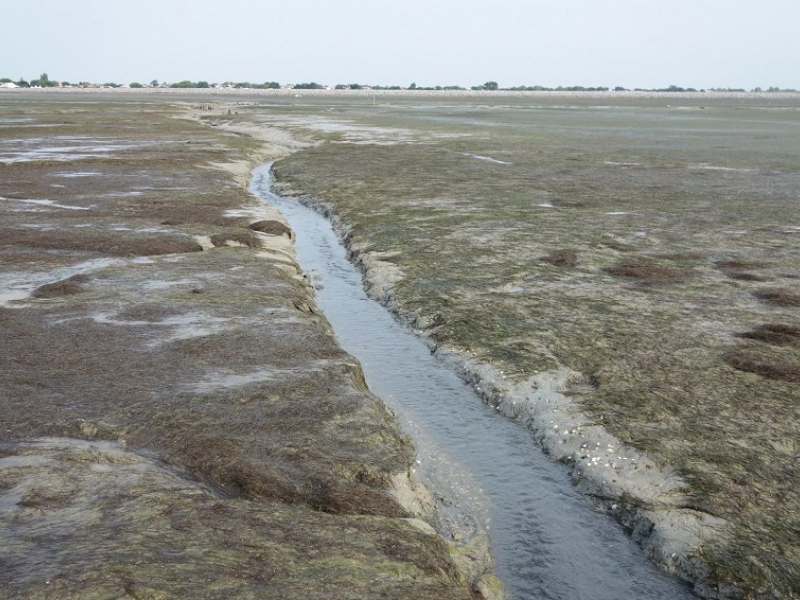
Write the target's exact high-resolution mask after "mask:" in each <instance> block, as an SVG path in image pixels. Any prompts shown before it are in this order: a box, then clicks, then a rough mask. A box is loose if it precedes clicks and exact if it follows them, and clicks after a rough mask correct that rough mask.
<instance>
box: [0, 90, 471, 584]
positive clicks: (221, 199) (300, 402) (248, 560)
mask: <svg viewBox="0 0 800 600" xmlns="http://www.w3.org/2000/svg"><path fill="white" fill-rule="evenodd" d="M171 101H172V99H170V100H169V101H165V100H164V99H154V98H147V97H138V96H137V97H125V98H122V97H114V96H105V95H104V96H96V95H79V96H68V95H49V94H42V95H36V94H22V95H19V96H17V95H15V96H8V97H3V98H0V139H3V140H4V144H3V147H2V150H0V213H2V219H0V223H2V225H0V257H1V259H0V263H1V264H2V265H3V267H2V269H0V339H2V340H3V342H2V344H3V346H2V349H3V351H2V355H1V356H0V364H1V365H2V366H1V367H0V371H2V373H3V377H2V378H1V379H0V397H1V398H2V401H0V421H2V423H3V427H2V428H0V521H2V527H0V530H2V533H0V538H2V539H0V564H1V565H2V569H0V597H2V598H12V597H13V598H18V597H29V598H37V597H53V596H59V597H66V596H70V597H86V598H92V597H98V598H99V597H109V596H118V595H119V596H123V595H132V596H136V597H165V598H166V597H173V598H177V597H181V598H185V597H200V596H202V597H230V596H231V595H233V596H236V597H243V598H247V597H259V598H265V597H268V598H328V597H331V595H334V596H341V597H346V596H349V595H355V596H357V597H364V598H370V597H375V598H377V597H381V598H384V597H388V598H407V597H411V596H422V597H443V598H471V597H476V596H479V592H478V591H477V588H476V587H475V586H478V585H481V584H480V582H478V581H477V580H472V581H467V580H466V579H465V577H464V576H463V572H462V571H459V570H457V568H456V566H455V562H454V560H453V559H452V558H451V554H450V550H449V549H448V548H447V547H446V545H445V544H444V543H443V541H442V540H441V539H440V538H439V537H438V536H436V535H434V534H433V533H432V529H431V528H430V527H426V526H423V525H422V524H420V523H419V522H416V521H415V520H414V519H412V518H411V517H415V516H418V515H417V514H416V512H415V511H414V509H413V508H412V507H411V505H410V504H409V503H407V502H400V501H399V500H398V498H399V497H400V495H401V492H402V493H403V494H405V495H406V496H409V495H412V496H413V494H412V493H411V492H413V490H411V491H409V490H401V489H396V486H397V485H404V484H406V483H405V478H406V474H407V473H408V471H409V466H410V465H411V463H412V461H413V447H412V445H411V443H410V441H409V440H408V439H407V437H406V436H405V435H404V434H402V432H401V431H400V430H399V427H398V425H397V423H396V420H395V419H394V417H393V415H392V414H391V413H390V412H389V411H388V410H387V409H386V407H385V406H384V405H383V404H382V403H381V402H379V401H378V400H377V399H376V398H375V397H373V396H372V395H371V394H369V392H368V391H367V390H366V388H365V386H364V383H363V377H362V375H361V370H360V366H359V365H358V363H357V362H356V361H355V360H354V359H353V358H352V357H350V356H349V355H347V354H346V353H344V352H343V351H342V350H341V349H340V348H339V347H338V345H337V344H336V342H335V340H334V338H333V336H332V335H331V333H330V330H329V326H328V325H327V323H326V322H325V320H324V318H322V317H321V316H320V315H318V314H317V311H316V310H315V308H314V304H313V291H312V290H311V288H310V286H309V285H308V283H307V282H306V280H305V279H304V278H303V277H301V275H300V274H299V272H298V269H297V266H296V265H295V263H294V260H293V256H294V254H293V249H292V245H291V241H290V239H289V237H287V231H286V230H285V229H281V228H280V227H278V226H275V225H264V223H272V222H278V223H281V222H282V221H281V218H280V216H279V215H277V214H275V213H274V211H269V210H268V209H266V208H264V207H263V206H261V205H260V204H259V203H258V201H257V200H256V199H255V198H253V197H252V196H250V195H249V194H248V193H247V191H246V189H245V187H244V186H243V185H242V184H243V183H244V180H243V179H242V175H243V173H242V171H244V174H245V175H246V173H247V168H248V166H249V165H253V164H255V163H258V162H260V161H262V160H264V159H265V158H267V157H274V156H277V155H280V153H281V152H283V151H284V149H283V148H282V147H281V146H280V144H273V145H270V144H268V143H265V142H264V141H263V140H255V139H253V138H251V137H243V136H236V135H233V134H230V133H227V132H224V131H221V130H220V131H216V130H214V129H211V128H208V127H205V126H200V125H198V124H197V123H196V122H193V121H191V120H189V119H186V118H176V117H185V116H186V112H185V111H186V110H187V109H190V108H193V107H190V106H187V105H183V104H180V105H175V104H172V103H171ZM196 108H198V109H199V108H200V107H196ZM21 117H24V118H25V119H26V121H24V122H20V118H21ZM34 126H35V127H34ZM6 142H7V143H6ZM54 142H57V143H54ZM254 223H256V224H257V223H261V225H259V226H258V227H256V228H251V227H250V225H251V224H254ZM284 225H285V224H284Z"/></svg>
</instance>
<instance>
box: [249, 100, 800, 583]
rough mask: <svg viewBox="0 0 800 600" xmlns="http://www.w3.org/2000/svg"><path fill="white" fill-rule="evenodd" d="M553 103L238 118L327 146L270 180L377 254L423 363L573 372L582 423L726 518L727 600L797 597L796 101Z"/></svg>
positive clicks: (710, 551) (716, 565) (711, 550)
mask: <svg viewBox="0 0 800 600" xmlns="http://www.w3.org/2000/svg"><path fill="white" fill-rule="evenodd" d="M326 102H327V103H328V104H330V102H331V100H327V101H326ZM558 102H559V101H557V100H552V101H548V100H546V99H542V98H538V99H536V100H535V101H530V100H521V99H520V100H515V99H513V98H511V97H504V98H503V99H502V100H498V101H497V102H496V103H494V104H492V105H491V106H487V105H484V104H483V103H482V105H480V106H478V105H476V104H474V101H471V100H469V99H463V100H458V99H453V100H451V101H449V103H448V106H447V107H444V108H443V107H440V106H434V105H433V104H430V105H426V104H424V103H423V102H421V101H420V103H419V104H417V105H415V108H414V111H409V110H405V108H404V104H403V103H402V102H401V101H398V102H397V103H387V104H386V105H384V106H383V107H381V109H380V110H379V111H378V110H373V111H371V110H369V109H367V108H362V107H359V106H356V105H355V103H353V104H351V105H347V104H345V103H344V102H343V103H342V104H341V105H339V106H338V110H339V114H338V115H330V113H329V114H328V115H327V117H326V118H327V119H328V120H337V122H340V123H346V124H347V125H348V126H349V127H351V128H352V129H350V130H348V128H347V127H342V128H340V129H339V130H338V131H336V132H335V133H330V132H326V131H315V130H314V121H313V118H318V117H317V115H319V114H321V112H320V111H319V109H318V108H315V107H314V106H313V105H310V104H309V103H308V101H306V104H305V105H304V106H299V105H298V106H297V107H281V108H277V107H276V108H271V109H269V112H268V113H267V112H266V111H264V110H263V109H262V108H261V107H259V106H257V105H254V106H252V107H251V108H250V110H249V111H243V113H242V114H241V116H240V117H239V118H240V119H242V120H246V119H251V120H254V121H258V120H259V119H261V118H262V116H263V115H266V114H269V115H270V121H269V122H270V123H271V124H274V123H275V120H276V116H277V117H280V116H286V117H291V123H292V125H291V127H294V129H295V131H297V132H298V134H305V135H309V136H311V137H313V138H315V139H318V140H324V141H327V143H323V144H320V145H316V146H314V147H313V148H310V149H308V150H305V151H303V152H299V153H296V154H294V155H292V156H290V157H289V158H287V159H285V160H282V161H280V162H279V163H277V164H276V167H275V171H276V175H277V178H278V180H279V181H280V182H281V184H282V185H284V186H285V187H287V188H289V189H293V190H294V192H295V193H301V192H302V193H306V194H310V195H313V196H315V197H317V198H319V199H321V200H322V201H324V202H325V203H327V204H329V205H331V206H332V207H333V210H334V211H335V212H336V214H337V215H338V216H339V217H340V218H341V219H342V221H343V222H344V223H345V224H346V226H347V229H346V231H347V241H348V243H349V244H350V245H351V247H352V248H354V249H358V250H359V251H361V252H381V253H387V254H388V253H391V256H392V257H393V258H392V262H393V263H394V264H395V265H397V267H399V268H400V269H401V270H402V273H403V275H404V277H403V279H402V280H401V281H400V282H398V283H397V284H396V285H395V286H394V289H393V295H394V301H393V303H392V306H393V307H394V308H395V309H396V310H397V311H398V312H399V313H400V314H402V315H403V316H404V317H405V318H407V319H408V320H409V321H410V322H412V323H418V324H423V325H424V324H428V327H429V328H427V329H424V330H423V331H422V333H424V334H426V335H428V336H429V337H430V338H431V340H432V342H433V343H434V344H435V345H437V346H438V347H443V348H446V349H450V350H453V351H455V352H457V353H460V354H461V355H463V356H469V357H471V358H473V359H474V360H477V361H479V362H486V363H490V364H492V365H493V366H495V367H496V368H497V369H498V370H500V371H502V372H503V373H504V374H505V375H506V377H507V378H508V379H509V380H510V381H513V382H518V381H525V380H527V379H528V378H530V377H532V376H534V375H536V374H538V373H541V372H543V371H552V370H554V369H558V368H563V367H567V368H569V369H571V370H572V371H574V372H577V373H580V374H581V378H580V380H579V381H575V382H574V384H573V387H572V388H571V390H570V392H571V394H572V396H573V398H574V399H576V400H577V401H578V402H579V403H580V405H581V407H582V409H583V410H584V411H585V412H586V413H588V414H589V415H591V418H592V419H593V421H594V422H596V423H600V424H603V425H604V426H605V427H606V428H607V429H608V430H609V431H610V432H611V433H613V434H614V435H615V436H617V437H618V438H620V439H621V440H622V441H623V442H624V443H625V444H627V445H630V446H633V447H635V448H638V449H640V450H642V451H645V452H646V453H647V454H648V455H650V456H651V457H654V458H655V459H657V460H658V461H659V462H661V463H662V464H664V465H669V466H671V467H672V468H674V469H675V470H676V471H677V472H678V473H679V474H680V475H681V476H682V477H683V478H684V479H685V480H686V481H687V482H688V485H689V489H688V493H687V500H686V502H687V505H690V506H693V507H695V508H696V510H698V511H701V512H704V513H708V514H710V515H713V516H715V517H718V518H721V519H724V520H726V521H727V523H728V530H727V536H726V537H725V538H720V539H717V540H710V541H709V542H708V543H707V544H706V545H705V546H704V547H703V549H702V556H703V558H704V560H705V561H706V564H707V565H708V566H709V569H710V572H711V573H712V576H713V578H714V580H715V581H716V582H717V583H718V584H719V586H720V590H723V591H721V592H720V593H723V594H730V595H732V596H734V597H737V596H738V597H741V598H772V597H776V596H782V597H795V596H798V595H800V574H798V571H797V568H796V565H797V564H800V535H799V534H798V532H800V528H798V524H797V519H796V518H795V515H797V514H800V500H799V499H798V496H797V490H798V489H800V470H799V469H798V466H797V465H798V461H797V460H796V459H797V456H798V446H797V444H796V442H795V440H797V439H798V438H800V412H798V411H800V408H798V407H800V379H798V372H799V371H798V369H800V350H798V344H797V323H798V322H799V321H800V314H798V312H797V310H798V306H800V288H798V287H797V281H798V278H800V250H798V249H799V248H800V245H798V244H797V239H796V238H797V235H798V233H797V227H798V219H799V218H800V215H799V214H798V207H797V202H796V199H797V194H798V193H799V190H798V187H797V182H798V180H800V179H798V177H800V173H799V172H798V165H800V155H798V148H800V145H798V140H797V134H796V129H795V128H794V127H793V126H792V124H793V121H792V120H793V119H794V116H793V115H794V114H795V112H796V111H797V106H796V104H795V103H793V102H792V101H791V100H786V101H785V102H784V103H781V102H778V103H777V104H766V103H765V102H762V101H760V100H749V101H738V100H737V101H734V100H718V101H715V102H714V103H708V102H706V101H705V100H703V101H700V100H692V99H686V100H681V101H680V102H677V101H676V102H671V103H670V105H669V106H667V105H665V104H664V103H663V101H661V100H648V99H638V100H636V99H627V100H624V99H622V98H620V99H619V100H615V101H614V106H613V107H611V106H609V105H608V104H606V101H605V100H603V99H594V100H593V99H591V98H584V99H581V98H571V99H570V105H569V106H562V105H561V104H558ZM701 102H702V104H701ZM562 104H563V101H562ZM304 117H309V120H308V121H307V123H306V124H305V125H304V124H303V118H304ZM676 119H678V120H679V121H680V131H679V132H678V131H675V130H674V129H673V126H674V123H675V120H676ZM288 120H289V119H287V121H288ZM356 126H357V127H361V128H367V131H369V127H374V128H375V129H374V130H373V131H374V134H373V137H372V139H371V140H370V139H369V138H368V137H367V134H365V133H364V131H363V130H358V131H357V130H356V129H355V128H356ZM755 207H757V209H756V208H755ZM765 282H769V283H768V284H767V283H765ZM431 323H435V326H434V327H430V324H431ZM423 325H421V326H423ZM715 593H716V592H715Z"/></svg>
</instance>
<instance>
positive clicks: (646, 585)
mask: <svg viewBox="0 0 800 600" xmlns="http://www.w3.org/2000/svg"><path fill="white" fill-rule="evenodd" d="M270 187H271V174H270V165H263V166H261V167H258V168H257V169H255V170H254V171H253V180H252V184H251V190H252V191H253V193H255V194H256V195H257V196H259V197H260V198H261V199H262V200H264V201H265V202H267V203H268V204H271V205H273V206H275V207H276V208H278V209H279V210H280V212H281V213H282V214H283V215H284V216H285V217H286V219H288V221H289V224H290V225H291V227H292V229H293V230H294V231H295V233H296V235H297V241H296V244H295V246H296V250H297V257H298V262H299V263H300V266H301V267H302V268H303V270H304V271H305V272H306V273H307V274H308V275H309V276H310V277H311V281H312V283H313V285H314V287H315V288H316V289H317V296H316V302H317V305H318V306H319V307H320V308H321V309H322V310H323V311H324V313H325V316H326V317H327V319H328V321H329V322H330V323H331V325H332V326H333V329H334V331H335V333H336V336H337V338H338V340H339V343H340V344H341V346H342V347H343V348H344V349H345V350H346V351H347V352H348V353H350V354H352V355H353V356H355V357H356V358H357V359H358V360H359V361H361V364H362V366H363V369H364V374H365V376H366V380H367V383H368V384H369V387H370V389H371V391H372V392H373V393H374V394H376V395H377V396H378V397H380V398H381V399H382V400H383V401H384V402H386V403H387V404H388V405H389V406H391V408H392V409H393V410H394V411H395V413H396V414H397V416H398V418H399V419H400V422H401V423H402V425H403V428H404V429H405V431H406V432H407V433H409V434H410V435H412V436H413V438H414V441H415V443H416V445H417V452H418V455H419V464H418V466H417V471H418V475H419V477H420V479H421V480H422V482H423V483H426V484H427V485H429V486H430V487H432V488H433V489H434V490H435V491H436V492H437V494H438V495H439V496H440V498H439V508H440V510H441V512H442V528H443V534H444V535H451V534H456V535H459V534H465V535H469V534H471V533H473V532H474V531H481V530H484V529H485V530H487V531H488V533H489V536H490V543H491V550H492V554H493V557H494V560H495V567H496V571H497V575H498V576H499V577H500V578H501V579H502V580H503V583H504V584H505V586H506V589H507V590H508V592H509V594H510V596H511V597H512V598H518V599H523V598H524V599H537V600H545V599H548V600H549V599H553V600H556V599H557V600H624V599H633V600H656V599H659V600H681V599H690V598H696V596H695V595H694V594H693V593H692V592H691V591H690V589H689V588H688V587H687V586H685V585H683V584H682V583H681V582H679V581H678V580H676V579H674V578H671V577H669V576H667V575H665V574H663V573H662V572H661V571H659V570H658V568H656V567H655V566H654V565H653V564H652V563H651V562H650V561H649V560H648V559H647V557H646V556H645V555H644V553H643V551H642V550H641V549H640V548H639V547H638V546H637V545H636V544H635V543H633V542H632V541H631V540H630V539H629V538H628V536H627V535H626V533H625V532H624V531H623V529H622V527H621V526H619V525H618V524H617V523H616V522H614V521H613V520H612V519H611V518H610V517H608V516H607V515H605V514H602V513H600V512H598V511H597V510H596V509H595V506H594V504H593V502H592V500H591V499H590V498H587V497H586V496H583V495H581V494H579V493H578V492H576V491H575V490H574V489H573V488H572V485H571V483H570V479H569V476H568V473H567V470H566V468H565V467H564V466H563V465H560V464H557V463H555V462H553V461H552V460H550V459H549V458H547V457H546V456H545V455H544V454H543V453H542V451H541V450H540V448H539V446H538V445H537V444H536V443H535V441H534V440H533V439H532V437H531V435H530V434H529V433H528V432H527V431H526V430H524V429H523V428H522V427H520V426H519V425H517V424H515V423H513V422H511V421H509V420H507V419H506V418H504V417H502V416H500V415H498V414H497V413H496V412H495V410H494V409H492V408H490V407H488V406H486V405H485V404H484V403H483V402H482V401H481V400H480V398H478V396H477V395H476V394H475V393H474V392H473V391H472V389H471V388H469V387H468V386H467V385H465V384H464V383H463V382H462V381H461V380H460V379H459V378H458V377H457V376H456V375H455V374H454V373H453V372H451V371H449V370H447V369H446V368H445V367H443V366H442V365H441V364H440V363H439V362H438V361H437V360H436V358H435V357H433V356H432V355H431V353H430V351H429V350H428V348H427V347H426V346H425V344H424V343H423V342H422V341H421V340H419V339H418V338H416V337H415V336H414V335H413V334H412V333H411V332H409V331H407V330H406V329H404V328H403V327H402V326H401V325H399V324H398V323H397V322H396V321H395V320H394V318H393V317H392V316H391V315H390V314H389V312H388V311H386V310H385V309H384V307H382V306H381V305H380V304H379V303H378V302H376V301H374V300H371V299H369V298H368V297H367V295H366V293H365V292H364V289H363V286H362V281H361V275H360V274H359V273H358V271H357V270H356V269H355V267H353V265H351V264H350V263H349V262H348V260H347V258H346V254H345V249H344V248H343V247H342V245H341V244H340V242H339V240H338V238H337V237H336V234H335V233H334V232H333V230H332V228H331V225H330V223H329V222H328V221H327V220H326V219H325V218H324V217H323V216H321V215H319V214H318V213H316V212H314V211H313V210H311V209H308V208H306V207H304V206H302V205H300V204H299V203H298V202H296V201H293V200H291V199H283V198H280V197H279V196H276V195H274V194H273V193H272V192H271V191H270Z"/></svg>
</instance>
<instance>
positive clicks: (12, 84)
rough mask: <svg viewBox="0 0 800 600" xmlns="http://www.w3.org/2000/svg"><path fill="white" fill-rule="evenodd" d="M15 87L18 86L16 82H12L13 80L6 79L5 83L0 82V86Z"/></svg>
mask: <svg viewBox="0 0 800 600" xmlns="http://www.w3.org/2000/svg"><path fill="white" fill-rule="evenodd" d="M16 87H19V86H18V85H17V84H16V83H14V82H13V81H8V82H6V83H0V88H16Z"/></svg>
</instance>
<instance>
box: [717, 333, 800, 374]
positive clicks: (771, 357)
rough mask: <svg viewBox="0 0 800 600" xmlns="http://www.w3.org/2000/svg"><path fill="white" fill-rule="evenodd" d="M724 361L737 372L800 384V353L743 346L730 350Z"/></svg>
mask: <svg viewBox="0 0 800 600" xmlns="http://www.w3.org/2000/svg"><path fill="white" fill-rule="evenodd" d="M795 339H796V338H795ZM725 361H726V362H727V363H728V364H729V365H730V366H732V367H733V368H734V369H736V370H738V371H745V372H748V373H755V374H756V375H761V376H762V377H764V378H766V379H773V380H776V381H787V382H789V383H800V351H795V352H785V351H778V352H776V351H774V350H771V349H769V348H768V347H766V348H765V347H755V346H750V345H743V346H739V347H737V348H734V349H733V350H731V351H730V352H729V353H728V354H727V355H726V356H725Z"/></svg>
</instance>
